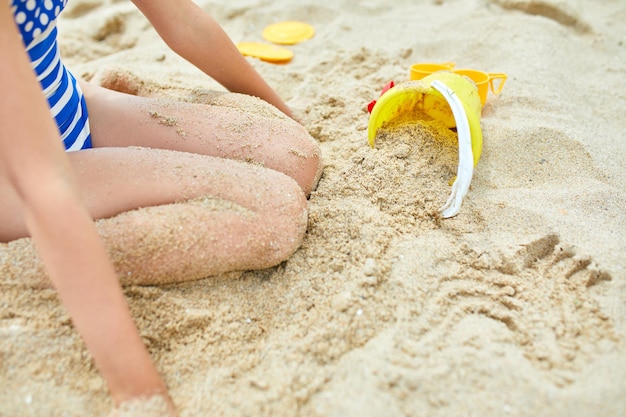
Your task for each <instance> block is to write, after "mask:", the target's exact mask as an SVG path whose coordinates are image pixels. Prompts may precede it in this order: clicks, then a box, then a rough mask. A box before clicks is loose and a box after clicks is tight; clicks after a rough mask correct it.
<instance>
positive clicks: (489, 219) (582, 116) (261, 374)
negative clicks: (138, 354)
mask: <svg viewBox="0 0 626 417" xmlns="http://www.w3.org/2000/svg"><path fill="white" fill-rule="evenodd" d="M198 3H199V4H200V5H202V6H203V7H204V8H205V9H206V10H207V11H208V12H209V13H211V14H212V15H213V16H214V17H215V18H216V19H217V20H218V21H219V22H220V23H221V24H222V25H223V26H224V28H225V29H226V31H227V32H228V34H229V35H230V36H231V37H232V39H233V40H234V41H235V42H239V41H261V40H262V38H261V32H262V30H263V28H264V27H265V26H267V25H269V24H272V23H275V22H278V21H282V20H302V21H306V22H308V23H310V24H311V25H313V26H314V27H315V29H316V34H315V36H314V37H313V38H312V39H310V40H308V41H306V42H303V43H301V44H298V45H294V46H289V49H291V50H292V51H293V52H294V54H295V57H294V59H293V60H292V61H291V62H289V63H287V64H283V65H274V64H270V63H266V62H262V61H259V60H256V59H252V58H250V62H252V64H253V65H254V66H255V68H256V69H257V70H258V71H259V72H260V73H261V74H262V75H263V76H264V77H265V78H266V79H267V80H268V81H269V83H270V84H271V85H272V86H274V87H275V89H276V90H277V91H278V93H279V94H280V95H281V96H282V97H283V98H284V99H285V100H286V101H287V103H288V104H289V105H290V106H291V107H292V109H293V111H294V113H295V115H296V117H297V118H299V119H300V120H301V121H302V123H303V124H304V125H305V126H306V127H307V129H308V130H309V131H310V132H311V134H312V135H313V136H314V137H315V139H316V140H317V141H318V142H319V143H320V146H321V148H322V151H323V156H324V163H325V169H324V174H323V176H322V179H321V181H320V183H319V186H318V188H317V190H316V191H314V192H313V194H312V195H311V198H310V214H309V220H308V233H307V235H306V237H305V240H304V242H303V244H302V247H301V248H300V249H299V250H298V251H297V252H296V253H295V254H294V255H293V256H292V257H291V258H290V259H289V260H288V261H286V262H284V263H282V264H281V265H280V266H278V267H275V268H271V269H269V270H264V271H250V272H242V273H229V274H225V275H222V276H218V277H209V278H206V279H203V280H199V281H194V282H187V283H182V284H170V285H163V286H152V287H145V286H132V285H131V286H126V287H125V293H126V295H127V297H128V300H129V304H130V307H131V310H132V313H133V316H134V318H135V320H136V322H137V324H138V327H139V329H140V332H141V335H142V337H143V338H144V340H145V342H146V344H147V346H148V347H149V349H150V352H151V353H152V355H153V357H154V359H155V362H156V364H157V367H158V369H159V370H160V372H161V373H162V375H163V376H164V378H165V380H166V382H167V384H168V386H169V387H170V390H171V394H172V396H173V399H174V401H175V402H176V404H177V405H178V407H179V409H180V414H181V416H188V417H191V416H251V415H254V416H273V417H291V416H327V417H330V416H341V417H347V416H359V417H374V416H429V417H435V416H552V417H554V416H570V417H571V416H616V417H617V416H624V415H626V338H625V337H626V238H625V236H626V214H625V207H626V188H625V187H624V184H625V182H626V141H625V140H623V139H624V138H623V135H624V132H625V131H626V118H625V117H624V110H626V105H625V103H626V93H625V92H624V88H623V83H624V80H625V79H626V45H625V44H624V43H625V42H626V25H624V22H626V4H625V3H624V2H623V1H622V0H601V1H596V2H584V1H582V0H580V1H574V0H570V1H559V0H554V1H552V0H550V1H548V0H543V1H542V0H536V1H527V0H463V1H461V0H438V1H427V0H422V1H415V0H398V1H395V2H392V3H393V5H389V2H385V1H382V0H365V1H359V2H355V1H345V0H336V1H333V2H315V3H313V2H292V1H288V0H278V1H274V2H266V1H255V0H234V1H230V2H209V1H198ZM59 28H60V33H61V35H60V42H61V46H62V52H63V55H64V57H65V59H66V63H67V64H68V66H69V67H70V68H71V69H72V70H73V72H74V73H75V74H77V75H80V76H82V77H84V78H86V79H91V80H93V81H95V82H101V83H107V85H112V81H111V80H112V79H113V80H115V79H122V78H124V77H126V78H127V79H130V80H131V81H133V82H132V83H130V84H131V85H135V86H136V89H135V91H133V92H134V93H137V94H142V95H151V96H155V97H170V98H174V99H178V100H185V101H199V102H203V101H207V100H215V97H214V95H213V94H212V93H210V91H212V90H217V91H223V88H221V87H220V86H219V85H217V84H216V83H215V82H214V81H212V80H210V79H209V78H208V77H206V76H204V75H203V74H201V73H200V72H199V71H198V70H197V69H195V68H193V67H192V66H191V65H189V64H188V63H186V62H185V61H183V60H182V59H181V58H179V57H177V56H175V55H174V54H173V53H172V52H170V51H169V50H168V49H167V47H166V46H165V44H164V43H163V42H162V41H161V40H160V38H159V37H158V36H157V34H156V33H155V31H154V30H153V29H152V28H151V26H150V25H149V24H148V23H147V21H146V20H145V19H144V18H143V16H142V15H141V14H140V13H139V12H138V11H137V10H136V9H135V8H134V6H133V5H132V3H130V2H119V1H115V0H104V1H95V0H72V1H70V2H69V5H68V7H67V9H66V11H65V12H64V15H63V17H62V19H61V21H60V22H59ZM446 61H452V62H455V63H456V64H457V67H467V68H475V69H480V70H483V71H487V72H504V73H506V74H508V77H509V78H508V80H507V81H506V84H505V86H504V89H503V91H502V93H501V95H500V96H496V95H494V94H490V96H489V99H488V102H487V104H486V106H485V108H484V109H483V113H482V120H481V123H482V128H483V134H484V150H483V155H482V158H481V160H480V162H479V164H478V165H477V167H476V170H475V172H474V179H473V182H472V186H471V188H470V191H469V193H468V196H467V197H466V199H465V201H464V204H463V207H462V208H461V212H460V214H459V215H458V216H456V217H454V218H452V219H446V220H443V219H441V218H440V217H439V216H438V215H437V213H438V209H439V207H440V206H441V205H443V203H444V202H445V200H446V198H447V197H448V195H449V193H450V185H449V181H450V179H451V178H452V177H453V176H454V175H455V173H456V163H457V162H456V159H457V153H456V147H455V145H454V141H455V139H456V135H455V133H454V132H452V131H449V130H445V129H444V130H442V129H441V128H440V127H439V126H437V125H436V124H435V125H433V124H428V123H421V124H420V123H413V124H406V125H402V126H397V127H396V128H393V129H391V128H390V129H387V130H384V131H382V132H381V134H380V135H379V136H378V138H377V141H376V148H375V149H372V148H370V147H369V146H368V143H367V123H368V113H367V109H366V106H367V103H368V102H370V101H371V100H373V99H376V98H378V95H379V94H380V91H381V89H382V88H383V86H384V85H385V84H387V83H388V82H389V81H390V80H394V81H395V82H396V83H398V82H402V81H406V80H408V77H409V67H410V65H411V64H412V63H415V62H446ZM125 85H128V83H125ZM217 100H219V97H218V99H217ZM226 105H228V104H226ZM162 243H163V244H164V245H167V244H171V242H167V241H164V242H162ZM140 249H141V248H138V250H140ZM33 259H36V254H35V252H34V251H33V250H32V246H31V245H30V242H29V241H28V239H23V240H20V241H16V242H12V243H10V244H3V245H0V272H1V274H2V275H1V279H0V286H1V291H0V416H7V417H8V416H11V417H18V416H105V415H107V414H108V413H109V412H110V410H111V400H110V398H109V396H108V393H107V390H106V387H105V385H104V382H103V380H102V378H101V377H100V375H99V374H98V372H97V370H96V369H95V367H94V365H93V363H92V361H91V358H90V356H89V353H88V352H87V350H86V348H85V346H84V345H83V343H82V341H81V340H80V338H79V337H78V335H77V333H76V332H75V330H74V329H73V327H72V325H71V322H70V320H69V317H68V315H67V314H66V312H65V311H64V309H63V307H62V306H61V305H60V303H59V301H58V299H57V297H56V295H55V293H54V291H52V290H50V289H41V288H37V287H34V286H32V285H30V283H32V282H33V281H32V280H33V279H34V280H36V279H37V278H38V277H39V278H41V277H42V274H43V273H42V271H41V269H40V267H39V266H38V263H37V262H36V261H34V260H33ZM120 354H123V352H120Z"/></svg>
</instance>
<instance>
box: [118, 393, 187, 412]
mask: <svg viewBox="0 0 626 417" xmlns="http://www.w3.org/2000/svg"><path fill="white" fill-rule="evenodd" d="M109 417H178V413H177V412H176V409H175V408H174V404H172V402H171V401H170V400H169V399H168V398H167V397H165V396H163V395H155V396H153V397H150V398H137V399H134V400H130V401H125V402H123V403H122V404H120V405H119V406H117V407H115V409H114V410H113V411H112V412H111V414H110V415H109Z"/></svg>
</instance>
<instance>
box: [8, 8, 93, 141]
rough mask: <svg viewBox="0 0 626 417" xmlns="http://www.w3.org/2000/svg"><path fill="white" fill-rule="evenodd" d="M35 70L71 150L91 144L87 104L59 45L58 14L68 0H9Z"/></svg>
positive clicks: (64, 139)
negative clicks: (65, 63)
mask: <svg viewBox="0 0 626 417" xmlns="http://www.w3.org/2000/svg"><path fill="white" fill-rule="evenodd" d="M9 1H10V2H11V7H12V11H13V17H14V19H15V23H16V24H17V25H18V27H19V30H20V33H21V35H22V40H23V42H24V45H25V47H26V51H27V52H28V55H29V56H30V60H31V64H32V66H33V70H34V71H35V73H36V74H37V79H38V80H39V83H40V84H41V88H42V91H43V94H44V96H45V97H46V99H47V100H48V104H49V106H50V112H51V113H52V116H53V117H54V119H55V121H56V123H57V126H58V127H59V131H60V133H61V138H62V139H63V144H64V145H65V149H66V150H67V151H76V150H79V149H86V148H90V147H91V135H90V132H89V120H88V117H87V106H86V103H85V99H84V97H83V93H82V91H81V89H80V86H79V85H78V83H77V82H76V79H75V78H74V76H72V74H71V73H70V72H69V71H68V70H67V68H65V66H64V65H63V62H62V61H61V57H60V55H59V47H58V45H57V28H56V18H57V17H58V15H59V13H61V11H62V10H63V8H64V7H65V4H66V3H67V0H39V1H37V0H9Z"/></svg>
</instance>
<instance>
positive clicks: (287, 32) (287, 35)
mask: <svg viewBox="0 0 626 417" xmlns="http://www.w3.org/2000/svg"><path fill="white" fill-rule="evenodd" d="M314 34H315V29H313V26H311V25H309V24H308V23H304V22H296V21H287V22H280V23H275V24H273V25H270V26H268V27H266V28H265V29H264V30H263V38H264V39H266V40H268V41H270V42H273V43H277V44H280V45H295V44H296V43H299V42H302V41H306V40H307V39H311V38H312V37H313V35H314Z"/></svg>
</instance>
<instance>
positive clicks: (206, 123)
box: [83, 83, 321, 195]
mask: <svg viewBox="0 0 626 417" xmlns="http://www.w3.org/2000/svg"><path fill="white" fill-rule="evenodd" d="M83 90H84V92H85V97H86V100H87V106H88V108H89V119H90V126H91V132H92V141H93V145H94V147H109V146H112V147H120V146H143V147H150V148H159V149H172V150H178V151H184V152H191V153H197V154H201V155H211V156H217V157H221V158H228V159H237V160H242V161H247V162H253V163H257V164H260V165H263V166H265V167H267V168H271V169H274V170H276V171H280V172H282V173H284V174H287V175H289V176H290V177H292V178H293V179H295V180H296V182H298V184H300V186H301V187H302V189H303V190H304V191H305V193H306V194H307V195H308V194H309V193H310V192H311V190H313V189H314V188H315V186H316V183H317V180H318V179H319V176H320V174H321V157H320V151H319V147H318V146H317V144H316V143H315V141H314V140H313V138H312V137H311V136H310V135H309V134H308V133H307V132H306V130H305V129H304V127H303V126H301V125H300V124H298V123H296V122H295V121H293V120H291V119H289V118H287V117H286V116H284V117H281V116H277V113H276V112H275V111H273V109H272V108H271V107H270V106H269V105H268V104H267V103H265V102H263V101H261V100H259V99H252V98H248V97H246V96H239V95H234V94H233V95H230V96H231V97H230V98H231V100H229V102H230V103H232V102H233V101H237V100H236V98H237V96H239V97H240V98H241V100H240V101H241V106H240V107H233V106H231V107H229V106H213V105H206V104H195V103H186V102H178V101H167V100H162V99H155V98H146V97H138V96H133V95H129V94H122V93H118V92H115V91H112V90H108V89H105V88H102V87H98V86H95V85H92V84H88V83H84V85H83ZM233 98H234V100H232V99H233Z"/></svg>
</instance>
